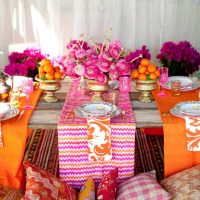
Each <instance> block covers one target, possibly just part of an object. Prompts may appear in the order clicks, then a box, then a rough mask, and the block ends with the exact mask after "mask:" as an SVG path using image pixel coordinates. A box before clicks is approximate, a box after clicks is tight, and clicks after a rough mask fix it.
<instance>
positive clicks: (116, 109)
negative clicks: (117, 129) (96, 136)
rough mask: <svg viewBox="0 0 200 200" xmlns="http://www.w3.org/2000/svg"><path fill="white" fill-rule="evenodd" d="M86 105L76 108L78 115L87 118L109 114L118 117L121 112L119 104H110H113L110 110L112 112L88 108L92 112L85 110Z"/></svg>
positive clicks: (75, 111)
mask: <svg viewBox="0 0 200 200" xmlns="http://www.w3.org/2000/svg"><path fill="white" fill-rule="evenodd" d="M109 104H110V103H109ZM84 105H85V104H84ZM84 105H82V106H79V107H77V108H76V109H75V110H74V113H75V115H77V116H79V117H81V118H87V117H88V116H94V117H100V116H108V115H109V116H110V117H111V118H112V117H116V116H118V115H119V114H121V109H120V108H119V107H118V106H115V105H114V104H110V105H112V109H111V110H110V112H102V111H100V112H99V111H96V110H94V111H93V110H91V107H90V109H89V110H87V111H90V112H85V111H84V109H83V108H85V106H84ZM100 105H101V104H100ZM98 106H99V105H98Z"/></svg>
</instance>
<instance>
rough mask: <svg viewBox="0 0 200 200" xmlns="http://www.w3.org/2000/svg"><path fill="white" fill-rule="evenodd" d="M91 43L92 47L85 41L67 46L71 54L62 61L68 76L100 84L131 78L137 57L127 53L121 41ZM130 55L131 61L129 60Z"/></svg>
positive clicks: (77, 41) (73, 41) (71, 42)
mask: <svg viewBox="0 0 200 200" xmlns="http://www.w3.org/2000/svg"><path fill="white" fill-rule="evenodd" d="M90 42H91V45H89V44H88V43H87V42H86V41H84V40H71V41H70V42H69V43H68V44H67V46H66V47H67V49H68V50H69V53H68V55H67V56H64V57H62V60H61V64H62V65H63V68H64V71H65V74H66V76H70V77H72V78H78V77H85V78H87V79H92V80H96V81H97V82H98V83H99V84H104V83H106V82H107V81H108V80H118V79H119V77H120V76H130V72H131V66H132V65H131V64H133V61H134V59H135V57H136V56H135V57H134V56H132V55H134V54H130V53H127V51H126V50H125V49H124V48H123V46H122V44H121V42H120V41H119V40H115V41H113V42H112V43H110V42H109V41H104V42H103V43H101V42H97V43H93V42H92V41H91V40H90ZM130 55H131V60H130V59H127V58H130ZM137 56H138V55H137ZM141 57H142V54H141Z"/></svg>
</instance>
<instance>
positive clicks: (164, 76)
mask: <svg viewBox="0 0 200 200" xmlns="http://www.w3.org/2000/svg"><path fill="white" fill-rule="evenodd" d="M167 81H168V68H167V67H161V68H160V86H161V92H160V93H158V96H167V95H166V94H165V92H164V85H165V83H167Z"/></svg>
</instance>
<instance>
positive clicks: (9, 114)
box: [1, 108, 19, 121]
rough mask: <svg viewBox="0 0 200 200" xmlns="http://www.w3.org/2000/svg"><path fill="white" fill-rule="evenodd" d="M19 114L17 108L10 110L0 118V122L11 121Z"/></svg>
mask: <svg viewBox="0 0 200 200" xmlns="http://www.w3.org/2000/svg"><path fill="white" fill-rule="evenodd" d="M18 114H19V109H18V108H10V109H9V111H8V112H7V113H5V115H4V116H3V117H2V119H1V120H2V121H4V120H8V119H11V118H13V117H15V116H17V115H18Z"/></svg>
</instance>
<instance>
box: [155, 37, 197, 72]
mask: <svg viewBox="0 0 200 200" xmlns="http://www.w3.org/2000/svg"><path fill="white" fill-rule="evenodd" d="M157 58H158V59H159V61H160V63H161V64H162V66H163V67H167V68H169V76H188V75H190V74H193V73H194V72H196V71H198V70H199V69H200V68H199V67H200V54H199V52H198V51H197V50H196V49H194V47H192V45H191V44H190V43H189V42H188V41H180V42H179V43H177V44H176V43H174V42H171V41H169V42H165V43H164V44H163V46H162V48H161V50H160V53H159V54H158V55H157Z"/></svg>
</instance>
